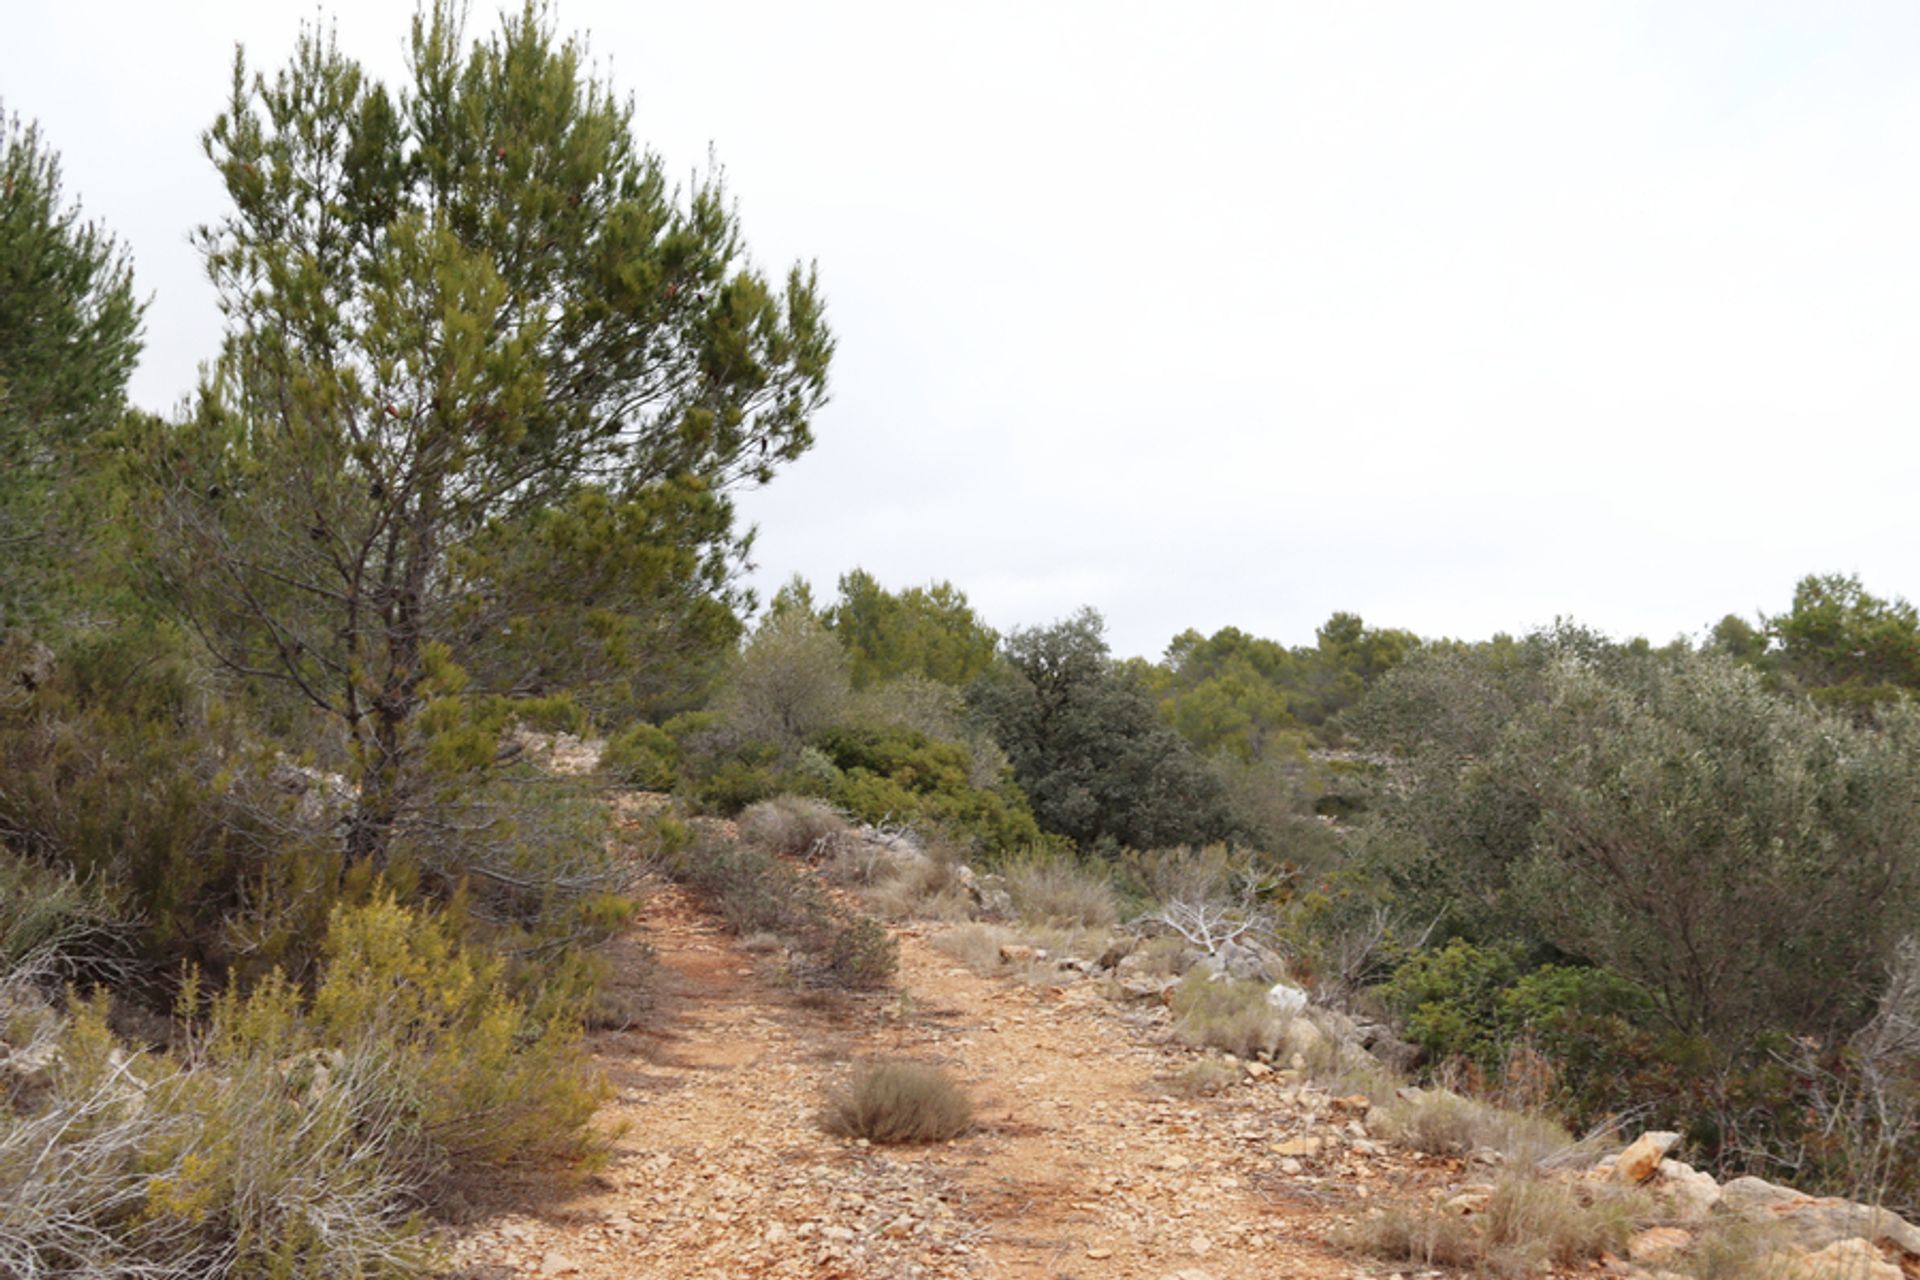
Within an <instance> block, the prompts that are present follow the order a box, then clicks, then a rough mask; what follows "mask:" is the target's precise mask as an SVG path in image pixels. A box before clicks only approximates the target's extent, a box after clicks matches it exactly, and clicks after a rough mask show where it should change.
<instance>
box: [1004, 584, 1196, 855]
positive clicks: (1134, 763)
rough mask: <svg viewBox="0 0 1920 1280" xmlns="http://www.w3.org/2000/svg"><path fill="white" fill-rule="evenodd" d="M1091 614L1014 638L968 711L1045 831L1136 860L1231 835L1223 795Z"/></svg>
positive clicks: (1019, 633)
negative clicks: (1134, 852) (1126, 850)
mask: <svg viewBox="0 0 1920 1280" xmlns="http://www.w3.org/2000/svg"><path fill="white" fill-rule="evenodd" d="M1104 632H1105V623H1104V622H1103V621H1102V619H1101V617H1100V615H1099V614H1098V613H1096V612H1094V611H1093V610H1092V609H1083V610H1081V611H1080V612H1079V613H1077V614H1075V615H1074V616H1073V617H1071V618H1068V619H1066V620H1064V621H1061V622H1058V623H1055V624H1054V625H1053V626H1051V627H1038V628H1030V629H1023V630H1019V631H1015V632H1013V633H1012V634H1011V635H1010V636H1008V638H1007V641H1006V645H1005V653H1006V662H1005V664H1004V666H1002V667H1001V668H999V669H997V670H996V671H995V672H994V673H993V674H991V675H989V676H987V677H984V678H982V679H981V680H979V681H976V682H975V684H974V685H973V687H972V689H971V691H970V693H969V700H970V702H971V704H972V706H973V709H974V711H975V713H976V714H977V715H979V716H980V717H981V719H982V721H983V723H984V724H985V725H986V726H987V727H988V729H989V730H990V731H991V732H992V734H993V736H994V738H995V740H996V741H998V742H999V744H1000V746H1001V747H1002V748H1003V749H1004V750H1005V751H1006V753H1007V758H1008V759H1009V760H1010V761H1011V762H1012V764H1013V771H1014V779H1015V781H1016V782H1018V783H1019V785H1020V787H1021V789H1022V790H1023V791H1025V792H1026V794H1027V798H1028V800H1029V801H1030V802H1031V803H1032V806H1033V812H1034V816H1035V817H1036V818H1038V819H1039V821H1040V825H1041V826H1042V827H1044V828H1045V829H1047V830H1049V831H1053V832H1058V833H1059V834H1061V835H1065V836H1070V837H1071V838H1072V839H1073V840H1075V841H1076V842H1078V843H1079V844H1081V845H1082V846H1084V847H1087V848H1094V847H1102V846H1104V847H1114V846H1125V847H1132V848H1138V849H1148V848H1156V847H1162V846H1167V845H1174V844H1183V843H1199V842H1203V841H1208V840H1215V839H1220V838H1223V837H1225V836H1227V835H1229V834H1231V832H1232V829H1233V821H1232V818H1231V815H1230V814H1229V813H1228V811H1227V807H1226V803H1225V796H1224V788H1223V785H1222V783H1221V781H1220V779H1219V777H1218V776H1217V775H1216V774H1215V773H1213V772H1212V771H1211V770H1209V769H1208V768H1207V766H1206V762H1205V761H1204V760H1203V759H1201V758H1200V757H1199V756H1198V755H1196V754H1195V753H1194V751H1193V749H1192V748H1191V747H1189V746H1188V745H1187V743H1186V742H1185V741H1184V740H1183V739H1182V738H1181V737H1180V736H1179V735H1178V734H1177V733H1175V732H1174V731H1173V730H1171V729H1170V728H1168V727H1167V726H1166V725H1165V724H1163V723H1162V722H1161V720H1160V718H1159V715H1158V714H1157V712H1156V710H1155V708H1154V703H1153V699H1152V697H1151V695H1149V694H1148V693H1147V691H1146V690H1145V689H1144V688H1142V687H1141V685H1140V684H1139V682H1138V681H1137V680H1135V679H1133V678H1130V677H1129V675H1128V674H1127V671H1126V669H1125V668H1124V667H1121V666H1120V665H1118V664H1116V663H1115V662H1114V661H1113V660H1112V658H1111V657H1110V656H1109V654H1108V650H1107V644H1106V639H1105V636H1104Z"/></svg>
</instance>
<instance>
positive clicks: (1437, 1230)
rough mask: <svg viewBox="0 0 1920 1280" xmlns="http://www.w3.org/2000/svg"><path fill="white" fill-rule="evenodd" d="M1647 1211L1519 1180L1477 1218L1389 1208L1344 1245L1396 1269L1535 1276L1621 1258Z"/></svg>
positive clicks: (1600, 1193) (1597, 1194)
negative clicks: (1402, 1266) (1448, 1269)
mask: <svg viewBox="0 0 1920 1280" xmlns="http://www.w3.org/2000/svg"><path fill="white" fill-rule="evenodd" d="M1651 1208H1652V1206H1651V1204H1650V1202H1649V1201H1648V1200H1647V1199H1646V1197H1644V1196H1643V1195H1641V1194H1639V1193H1637V1192H1626V1191H1620V1190H1616V1189H1613V1188H1609V1187H1605V1186H1598V1185H1595V1184H1578V1185H1575V1184H1568V1183H1564V1182H1560V1181H1557V1180H1554V1179H1551V1178H1542V1177H1537V1176H1530V1175H1529V1174H1526V1173H1518V1174H1514V1175H1510V1176H1508V1177H1506V1178H1504V1179H1503V1180H1502V1181H1501V1182H1500V1183H1499V1184H1498V1185H1496V1186H1495V1188H1494V1190H1493V1194H1492V1195H1491V1197H1489V1199H1488V1201H1487V1204H1486V1206H1485V1208H1484V1209H1483V1210H1482V1211H1480V1212H1479V1213H1475V1214H1463V1213H1461V1212H1460V1210H1458V1209H1457V1208H1448V1207H1447V1206H1445V1205H1428V1206H1411V1205H1396V1206H1391V1207H1389V1208H1386V1209H1382V1210H1379V1211H1377V1212H1375V1213H1373V1214H1371V1215H1369V1216H1368V1217H1366V1218H1364V1219H1362V1220H1361V1221H1360V1222H1359V1223H1358V1224H1356V1225H1355V1226H1354V1227H1353V1228H1352V1229H1351V1230H1350V1231H1349V1232H1348V1233H1347V1234H1346V1237H1345V1240H1344V1243H1346V1244H1347V1245H1348V1246H1349V1247H1351V1248H1354V1249H1357V1250H1359V1251H1361V1252H1364V1253H1368V1254H1372V1255H1373V1256H1375V1257H1379V1258H1385V1259H1388V1260H1390V1261H1394V1262H1409V1263H1413V1264H1415V1265H1418V1266H1429V1267H1433V1266H1438V1267H1458V1268H1461V1269H1463V1270H1472V1271H1473V1272H1474V1273H1475V1274H1478V1275H1490V1276H1501V1277H1521V1276H1535V1275H1540V1274H1542V1273H1543V1272H1544V1271H1545V1270H1546V1269H1547V1268H1549V1267H1572V1266H1578V1265H1580V1264H1583V1263H1587V1262H1591V1261H1593V1260H1595V1259H1598V1258H1599V1257H1601V1255H1603V1254H1607V1253H1618V1252H1620V1251H1621V1250H1622V1249H1623V1248H1624V1246H1625V1244H1626V1242H1627V1240H1628V1238H1629V1237H1630V1236H1631V1235H1632V1234H1633V1232H1634V1230H1635V1227H1636V1225H1637V1224H1638V1223H1639V1222H1641V1221H1642V1220H1645V1219H1646V1218H1648V1217H1649V1216H1650V1214H1651Z"/></svg>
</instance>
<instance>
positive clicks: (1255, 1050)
mask: <svg viewBox="0 0 1920 1280" xmlns="http://www.w3.org/2000/svg"><path fill="white" fill-rule="evenodd" d="M1171 1005H1172V1008H1173V1015H1174V1024H1173V1025H1174V1034H1175V1035H1176V1036H1178V1037H1179V1038H1180V1040H1181V1041H1182V1042H1183V1043H1185V1044H1190V1045H1195V1046H1197V1047H1200V1048H1204V1049H1219V1050H1221V1051H1223V1052H1225V1053H1231V1054H1235V1055H1236V1056H1238V1057H1242V1058H1251V1057H1253V1056H1255V1055H1256V1054H1261V1053H1272V1052H1273V1051H1274V1050H1275V1049H1277V1048H1279V1047H1280V1044H1281V1042H1282V1041H1283V1040H1284V1039H1285V1038H1286V1034H1287V1023H1288V1021H1289V1019H1288V1016H1287V1015H1286V1014H1284V1013H1281V1012H1280V1011H1279V1010H1278V1009H1275V1008H1274V1007H1273V1006H1272V1005H1270V1004H1268V1003H1267V985H1266V984H1265V983H1263V982H1241V981H1238V980H1237V979H1233V978H1217V979H1209V978H1208V977H1207V976H1206V974H1204V973H1203V972H1201V971H1200V970H1198V969H1195V970H1193V971H1192V972H1190V973H1189V974H1188V975H1187V976H1186V977H1185V978H1183V979H1181V982H1180V985H1179V986H1177V987H1175V988H1174V989H1173V998H1172V1001H1171Z"/></svg>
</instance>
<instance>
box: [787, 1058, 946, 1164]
mask: <svg viewBox="0 0 1920 1280" xmlns="http://www.w3.org/2000/svg"><path fill="white" fill-rule="evenodd" d="M972 1124H973V1104H972V1103H970V1102H968V1101H967V1096H966V1094H964V1093H962V1092H961V1091H960V1087H959V1086H958V1085H956V1084H954V1083H953V1081H952V1080H950V1079H948V1077H947V1075H946V1073H945V1072H943V1071H940V1070H938V1069H937V1068H934V1067H926V1066H921V1065H920V1064H918V1063H913V1062H879V1063H872V1064H869V1065H867V1066H863V1067H861V1068H859V1069H858V1070H856V1071H855V1072H854V1076H853V1079H852V1080H851V1081H849V1082H848V1083H847V1085H846V1086H845V1087H844V1088H842V1089H840V1090H838V1091H837V1092H835V1093H834V1094H833V1095H832V1096H831V1097H829V1098H828V1100H827V1107H826V1110H825V1112H824V1113H823V1114H822V1116H821V1125H822V1127H824V1128H825V1129H826V1131H827V1132H828V1133H831V1134H834V1135H836V1136H838V1137H842V1138H865V1139H867V1141H869V1142H878V1143H885V1144H900V1143H922V1142H945V1141H947V1140H948V1139H950V1138H957V1137H959V1136H960V1135H961V1134H963V1133H965V1132H966V1131H967V1129H968V1128H969V1127H970V1126H971V1125H972Z"/></svg>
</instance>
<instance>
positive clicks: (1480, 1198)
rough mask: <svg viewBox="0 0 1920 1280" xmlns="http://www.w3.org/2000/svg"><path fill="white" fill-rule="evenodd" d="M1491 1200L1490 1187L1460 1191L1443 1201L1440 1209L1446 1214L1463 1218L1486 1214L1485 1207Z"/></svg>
mask: <svg viewBox="0 0 1920 1280" xmlns="http://www.w3.org/2000/svg"><path fill="white" fill-rule="evenodd" d="M1492 1200H1493V1189H1492V1188H1491V1187H1485V1188H1482V1187H1475V1188H1473V1189H1471V1190H1467V1191H1462V1192H1461V1193H1460V1194H1459V1195H1457V1196H1454V1197H1452V1198H1450V1199H1448V1200H1446V1201H1443V1202H1442V1203H1441V1205H1440V1207H1441V1208H1442V1209H1445V1210H1446V1211H1447V1212H1448V1213H1457V1214H1459V1215H1460V1216H1462V1217H1465V1216H1467V1215H1468V1214H1473V1213H1484V1212H1486V1208H1487V1205H1488V1203H1490V1202H1491V1201H1492Z"/></svg>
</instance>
